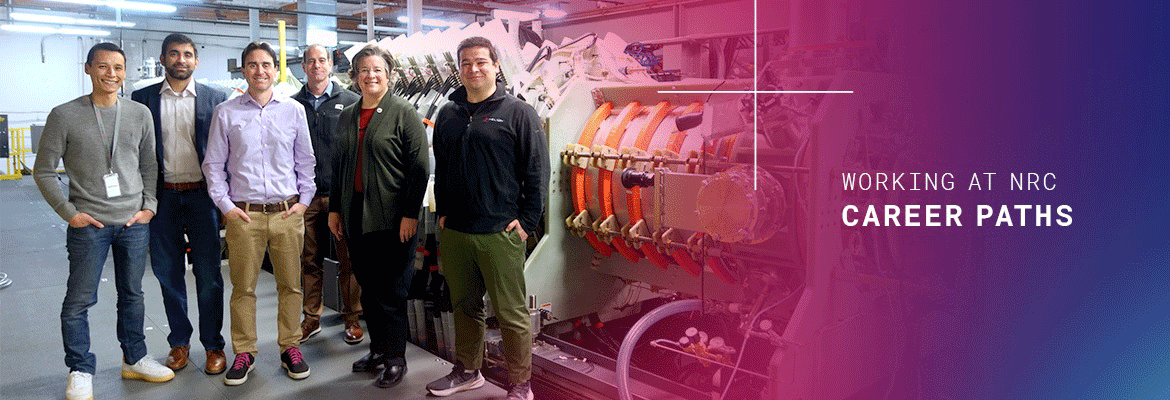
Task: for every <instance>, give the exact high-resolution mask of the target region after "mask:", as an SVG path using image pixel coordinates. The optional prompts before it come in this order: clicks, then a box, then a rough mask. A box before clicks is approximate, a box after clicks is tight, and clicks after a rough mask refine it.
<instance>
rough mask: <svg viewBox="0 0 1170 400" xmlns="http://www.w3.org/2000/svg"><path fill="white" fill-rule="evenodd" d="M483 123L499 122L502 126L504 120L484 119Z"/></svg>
mask: <svg viewBox="0 0 1170 400" xmlns="http://www.w3.org/2000/svg"><path fill="white" fill-rule="evenodd" d="M483 122H498V123H501V124H502V123H504V120H503V119H500V118H496V117H483Z"/></svg>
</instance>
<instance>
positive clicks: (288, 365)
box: [280, 347, 309, 380]
mask: <svg viewBox="0 0 1170 400" xmlns="http://www.w3.org/2000/svg"><path fill="white" fill-rule="evenodd" d="M280 366H282V367H284V369H285V371H288V377H289V378H293V379H296V380H301V379H305V378H308V377H309V363H307V362H305V356H303V355H301V350H300V349H298V348H296V347H289V348H288V350H285V351H284V353H280Z"/></svg>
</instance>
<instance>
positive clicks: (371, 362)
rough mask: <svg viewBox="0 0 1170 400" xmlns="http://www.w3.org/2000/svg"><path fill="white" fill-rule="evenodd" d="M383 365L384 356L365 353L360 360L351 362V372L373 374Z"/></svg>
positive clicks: (384, 361)
mask: <svg viewBox="0 0 1170 400" xmlns="http://www.w3.org/2000/svg"><path fill="white" fill-rule="evenodd" d="M385 363H386V355H385V354H375V353H373V352H371V353H366V355H364V356H362V358H359V359H358V360H357V361H354V362H353V372H374V371H377V370H378V367H380V366H382V365H383V364H385Z"/></svg>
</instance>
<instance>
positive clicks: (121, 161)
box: [34, 43, 175, 399]
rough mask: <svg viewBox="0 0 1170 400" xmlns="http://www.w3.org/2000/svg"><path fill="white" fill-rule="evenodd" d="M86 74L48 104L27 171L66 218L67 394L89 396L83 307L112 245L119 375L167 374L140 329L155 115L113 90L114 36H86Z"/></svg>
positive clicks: (90, 300) (157, 377)
mask: <svg viewBox="0 0 1170 400" xmlns="http://www.w3.org/2000/svg"><path fill="white" fill-rule="evenodd" d="M85 73H86V74H87V75H89V77H90V80H91V81H92V82H93V92H92V93H91V94H89V95H85V96H81V97H78V98H77V99H74V100H72V101H70V102H68V103H65V104H62V105H59V106H57V107H55V108H53V111H52V112H50V113H49V118H48V120H47V121H46V122H45V130H44V133H43V134H42V135H41V142H40V146H39V147H38V149H37V161H36V172H35V174H34V175H35V177H36V182H37V187H39V188H40V189H41V194H42V195H43V196H44V197H45V201H47V202H48V203H49V206H51V207H52V208H53V210H54V211H56V212H57V215H60V216H61V218H62V219H64V220H65V221H68V222H69V228H68V229H67V230H66V232H65V240H66V243H65V249H66V251H68V253H69V279H68V282H67V284H66V287H65V301H64V303H63V304H62V306H61V335H62V337H63V340H64V345H65V365H66V366H68V367H69V371H70V372H69V378H68V382H67V386H66V389H65V397H66V398H68V399H90V398H93V384H92V379H93V373H94V371H95V370H96V368H97V359H96V357H95V356H94V354H93V353H91V352H90V351H89V342H90V341H89V321H88V317H87V310H88V309H89V308H90V307H92V306H93V305H94V304H96V303H97V288H98V282H100V281H101V275H102V267H103V266H104V265H105V263H106V257H107V255H108V254H109V253H110V249H111V248H113V250H114V286H115V287H116V288H117V292H118V324H117V325H118V326H117V332H118V342H120V343H121V344H122V378H123V379H141V380H146V381H150V382H166V381H169V380H171V378H174V376H175V374H174V372H172V371H171V370H170V369H169V368H166V367H164V366H162V365H161V364H159V363H158V362H157V361H155V360H154V359H152V358H151V357H150V356H148V355H147V354H146V342H145V339H146V336H145V335H144V334H143V329H142V325H143V314H144V306H143V300H142V275H143V273H144V272H145V268H146V255H147V244H148V243H149V240H150V230H149V225H148V223H149V222H150V219H151V217H153V216H154V212H155V209H156V205H157V201H156V200H155V190H156V188H155V185H156V180H157V179H158V161H157V159H156V158H155V154H154V152H155V149H154V124H153V121H152V119H151V115H150V111H149V110H148V109H147V108H146V106H144V105H142V104H139V103H136V102H133V101H131V100H130V99H127V98H123V97H121V96H118V90H119V89H121V87H122V81H123V79H125V77H126V54H125V53H124V52H122V49H120V48H119V47H118V46H117V45H115V44H113V43H98V44H97V45H94V46H93V48H91V49H90V50H89V54H88V55H87V56H86V60H85ZM59 160H64V162H65V171H66V174H67V175H68V176H69V197H68V198H66V197H65V195H64V194H63V193H62V191H61V187H60V185H58V183H57V182H58V177H57V172H56V169H57V162H58V161H59Z"/></svg>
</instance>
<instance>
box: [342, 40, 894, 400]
mask: <svg viewBox="0 0 1170 400" xmlns="http://www.w3.org/2000/svg"><path fill="white" fill-rule="evenodd" d="M474 35H483V36H487V37H489V38H491V39H493V41H494V42H495V43H497V45H498V46H499V51H500V54H501V60H500V64H501V70H502V75H503V79H504V82H505V85H506V87H507V88H508V89H509V90H511V91H512V92H513V93H516V94H518V95H520V96H521V97H522V98H524V99H525V100H526V101H528V102H529V103H530V104H532V105H533V106H534V107H535V108H536V109H537V110H538V112H539V113H540V115H541V116H542V118H544V119H545V123H546V126H545V128H546V132H547V134H548V143H549V156H550V159H549V162H550V163H551V165H552V166H553V168H552V176H551V184H550V190H549V194H548V195H549V203H548V209H547V210H548V211H547V214H546V220H545V222H544V224H543V226H542V227H543V230H542V231H538V232H536V235H534V236H535V239H531V243H530V253H529V257H528V260H527V263H526V266H525V277H526V280H527V287H528V291H529V300H530V309H531V313H532V315H533V322H532V324H533V325H534V329H536V331H538V332H540V335H539V336H538V337H537V338H536V340H535V343H534V352H533V354H534V365H535V367H536V368H537V370H536V373H535V374H534V381H535V382H536V384H537V390H538V394H540V392H541V391H543V392H544V395H546V396H553V397H550V398H621V399H664V398H688V399H710V398H717V399H756V398H760V399H839V398H850V397H856V396H861V397H863V398H882V397H885V396H888V395H889V393H890V389H891V388H892V387H893V386H894V385H895V384H897V382H898V381H899V378H898V375H899V372H898V371H899V368H900V366H901V365H902V364H904V363H905V362H904V359H905V358H906V353H907V348H908V347H909V346H910V344H909V339H907V334H906V328H905V326H906V324H907V322H906V319H907V316H906V313H905V311H904V307H903V301H904V297H903V295H904V292H903V288H904V286H905V285H904V282H903V280H901V276H900V275H899V274H898V273H897V271H894V270H892V269H891V268H893V267H892V266H891V264H890V263H889V260H890V254H891V253H896V252H897V250H898V249H897V248H898V244H897V243H895V242H893V241H890V240H883V238H875V237H871V236H867V234H866V233H865V232H859V231H856V230H846V229H843V227H842V226H841V224H840V222H839V221H840V205H841V204H842V202H843V199H842V195H841V194H840V190H839V188H840V186H841V185H840V183H839V181H838V178H839V177H840V176H841V174H840V173H841V172H842V171H845V170H848V169H849V168H856V167H858V166H862V165H864V166H868V167H874V166H873V165H870V164H869V163H870V162H872V161H873V154H874V152H872V151H870V150H871V149H872V146H874V145H876V144H877V143H886V144H888V143H889V141H890V137H891V134H890V133H891V132H895V131H900V130H902V129H904V128H905V126H904V124H905V118H904V115H905V113H904V109H903V107H901V105H900V104H899V103H898V102H897V99H898V96H896V95H895V93H896V92H897V90H898V88H899V87H900V85H901V84H900V83H899V82H898V81H897V79H895V78H893V77H892V76H890V75H888V74H884V73H880V72H874V71H876V70H878V68H875V67H874V64H873V57H872V54H870V53H867V50H866V49H864V48H861V47H859V46H857V45H856V44H850V45H847V46H839V47H828V48H825V47H822V48H808V49H799V50H798V49H788V48H786V49H784V50H785V51H786V53H785V54H786V56H784V57H782V58H780V59H777V60H774V61H773V62H770V63H768V64H767V65H765V66H762V67H760V71H758V72H759V76H760V77H761V78H760V79H761V81H760V82H753V81H752V79H750V78H749V79H733V77H727V79H695V78H688V79H682V80H678V81H671V82H658V81H657V80H656V79H655V78H654V77H652V76H651V75H650V74H649V73H647V71H646V69H645V66H644V65H642V64H640V63H639V62H638V60H636V59H635V58H633V57H630V56H629V55H626V54H624V53H623V50H625V49H626V48H627V47H629V43H626V42H624V41H623V40H622V39H621V38H618V37H616V36H613V35H600V38H599V35H597V34H587V35H584V36H582V37H579V38H575V39H566V40H565V41H562V43H561V44H560V45H554V44H552V43H550V42H545V43H544V45H543V46H541V47H537V46H534V45H532V44H528V45H526V47H523V48H522V47H520V46H519V45H513V44H515V43H516V41H515V40H509V39H510V38H511V36H510V35H508V33H507V30H505V29H504V27H503V25H502V24H500V23H498V22H497V23H494V24H493V23H489V24H485V25H482V26H481V25H478V24H473V25H471V26H468V27H466V28H464V29H449V30H445V31H440V30H433V31H430V32H428V33H416V34H413V35H403V36H399V37H396V38H387V39H383V40H382V41H380V42H378V44H379V45H381V46H382V47H383V48H385V49H387V50H389V51H391V53H392V54H394V55H395V56H396V58H397V59H398V61H399V62H398V64H399V65H398V69H397V71H396V72H395V73H396V74H397V75H398V81H397V86H396V94H399V95H401V96H403V97H405V98H407V99H408V100H410V101H411V102H412V103H413V104H415V105H416V107H418V110H419V113H420V116H421V117H423V118H428V119H429V118H431V117H432V116H433V114H434V113H435V110H437V108H438V107H439V106H441V105H442V103H443V102H444V101H446V96H447V94H449V93H450V91H452V90H454V89H455V88H456V87H457V86H458V80H457V76H456V74H457V73H458V70H457V66H456V57H455V55H454V54H453V50H454V48H455V46H456V44H457V43H458V41H459V40H462V39H463V38H466V37H469V36H474ZM424 44H425V45H424ZM632 48H634V49H635V50H637V51H639V52H640V53H639V54H638V56H639V58H641V59H643V61H645V59H646V58H647V57H648V56H647V52H648V51H650V50H653V49H654V48H653V47H647V46H644V45H639V46H633V47H632ZM350 52H351V53H352V52H356V47H355V48H354V49H351V50H350ZM729 70H730V69H729ZM857 71H867V72H857ZM748 72H749V75H748V76H749V77H750V76H751V75H750V73H754V72H756V71H748ZM728 75H730V74H728ZM755 87H759V88H761V90H767V91H769V92H768V93H762V94H744V91H752V90H753V88H755ZM825 91H842V92H840V93H826V92H825ZM850 201H856V200H855V199H851V200H850ZM428 217H430V216H429V215H428ZM429 219H430V218H424V221H427V220H429ZM426 230H427V231H428V232H430V233H433V230H434V226H433V224H431V226H429V227H428V228H427V229H426ZM886 239H888V238H886ZM433 246H434V240H433V237H432V238H431V240H429V244H428V247H430V248H431V249H433ZM423 259H424V262H423V264H424V265H423V266H424V267H425V268H430V269H437V268H436V264H437V263H439V262H441V261H440V260H437V259H436V258H434V257H433V256H432V257H424V258H423ZM419 276H421V277H422V278H420V279H421V280H422V281H421V282H419V283H418V284H417V285H416V286H417V287H418V290H416V292H417V293H419V296H418V297H419V299H418V300H417V301H415V303H414V305H415V307H413V310H412V311H413V312H412V316H411V321H412V330H411V332H412V336H413V338H412V339H413V341H415V342H416V343H418V344H420V345H422V346H424V347H427V348H430V349H431V350H432V351H435V352H436V353H437V354H441V355H445V356H448V357H449V356H451V354H453V351H451V350H452V349H451V347H452V343H453V340H452V338H451V337H450V336H451V329H450V327H449V326H447V325H449V324H450V322H449V316H447V315H446V313H449V306H447V307H444V304H443V301H442V296H443V288H442V286H443V285H442V281H441V277H440V276H439V274H438V273H432V274H420V275H419ZM489 308H490V307H489ZM489 312H490V310H489ZM488 341H489V346H488V349H489V360H491V359H493V358H495V360H496V361H497V362H502V357H499V356H498V351H493V350H492V349H493V348H497V349H498V341H499V338H498V335H497V336H495V337H494V338H493V335H491V334H489V339H488ZM492 355H495V357H491V356H492ZM903 375H904V373H903Z"/></svg>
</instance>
